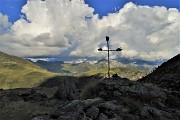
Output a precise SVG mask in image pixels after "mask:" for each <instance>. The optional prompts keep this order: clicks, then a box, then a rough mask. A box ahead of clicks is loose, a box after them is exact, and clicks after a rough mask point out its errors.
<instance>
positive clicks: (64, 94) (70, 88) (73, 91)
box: [41, 76, 99, 101]
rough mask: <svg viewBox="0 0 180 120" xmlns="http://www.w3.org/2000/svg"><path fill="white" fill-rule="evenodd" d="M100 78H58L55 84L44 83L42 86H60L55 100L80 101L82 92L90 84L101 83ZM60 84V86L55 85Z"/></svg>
mask: <svg viewBox="0 0 180 120" xmlns="http://www.w3.org/2000/svg"><path fill="white" fill-rule="evenodd" d="M97 78H98V79H99V76H90V77H80V78H76V77H57V78H56V80H54V81H55V82H54V83H50V84H52V85H50V84H47V83H43V84H42V85H41V86H46V87H51V86H53V87H54V86H55V85H56V86H58V90H57V92H56V93H55V95H54V98H58V99H60V100H64V101H66V100H69V101H71V100H78V99H80V92H81V90H82V89H83V88H84V86H86V85H87V84H89V83H90V82H93V81H99V80H98V79H97ZM55 83H58V84H55Z"/></svg>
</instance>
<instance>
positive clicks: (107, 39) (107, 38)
mask: <svg viewBox="0 0 180 120" xmlns="http://www.w3.org/2000/svg"><path fill="white" fill-rule="evenodd" d="M106 41H107V48H108V78H110V73H109V72H110V61H109V37H108V36H106Z"/></svg>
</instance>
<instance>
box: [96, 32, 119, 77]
mask: <svg viewBox="0 0 180 120" xmlns="http://www.w3.org/2000/svg"><path fill="white" fill-rule="evenodd" d="M106 41H107V48H108V49H107V50H103V49H102V48H99V49H98V51H107V52H108V78H110V73H109V71H110V61H109V51H117V52H118V51H121V50H122V49H121V48H117V49H116V50H110V49H109V37H108V36H106Z"/></svg>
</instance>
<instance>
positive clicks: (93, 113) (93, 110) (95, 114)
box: [86, 106, 99, 119]
mask: <svg viewBox="0 0 180 120" xmlns="http://www.w3.org/2000/svg"><path fill="white" fill-rule="evenodd" d="M86 115H87V116H88V117H90V118H92V119H96V118H97V117H98V115H99V109H98V108H97V107H95V106H92V107H90V108H88V109H87V112H86Z"/></svg>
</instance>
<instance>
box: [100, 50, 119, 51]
mask: <svg viewBox="0 0 180 120" xmlns="http://www.w3.org/2000/svg"><path fill="white" fill-rule="evenodd" d="M102 51H108V50H102ZM109 51H116V50H109Z"/></svg>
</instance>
